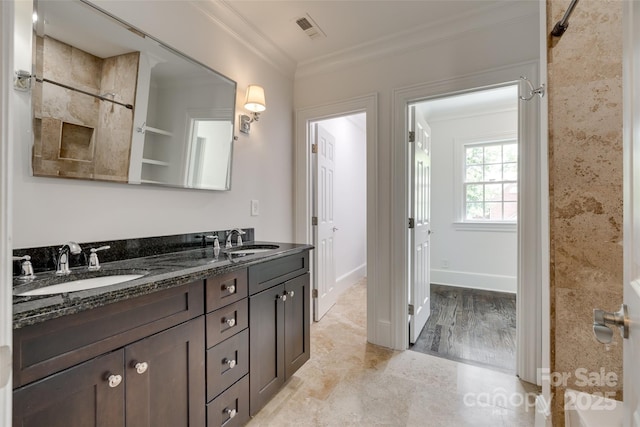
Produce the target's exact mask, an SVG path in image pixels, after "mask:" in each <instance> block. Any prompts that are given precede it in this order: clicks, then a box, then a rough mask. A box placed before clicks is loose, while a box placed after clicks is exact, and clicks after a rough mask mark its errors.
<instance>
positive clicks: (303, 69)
mask: <svg viewBox="0 0 640 427" xmlns="http://www.w3.org/2000/svg"><path fill="white" fill-rule="evenodd" d="M188 2H189V3H190V4H191V5H192V6H193V7H195V8H196V9H197V10H199V11H200V12H202V13H203V14H205V15H206V16H207V17H208V18H209V19H210V20H211V21H212V22H213V23H215V25H216V26H218V27H219V28H221V29H222V30H224V31H225V32H226V33H227V34H229V35H230V36H231V37H233V38H234V39H236V40H237V41H238V42H240V43H241V44H243V45H244V46H245V47H246V48H247V49H248V50H249V51H251V52H252V53H254V54H255V55H256V56H258V57H259V58H261V59H262V60H264V61H265V62H266V63H268V64H270V65H271V66H273V67H274V68H275V69H277V70H278V71H279V72H281V73H282V74H284V75H285V76H286V77H289V78H292V79H293V78H294V77H295V78H300V77H307V76H311V75H314V74H321V73H325V72H329V71H332V70H336V69H340V68H345V67H348V66H353V65H354V64H356V63H358V62H363V61H367V60H371V59H373V58H377V57H384V56H388V55H392V54H397V53H399V52H404V51H409V50H414V49H419V48H421V47H424V46H427V45H430V44H434V43H438V42H442V41H443V40H447V39H452V38H456V37H462V36H463V35H465V34H467V33H469V32H472V31H477V30H480V29H484V28H487V27H492V26H496V25H499V24H502V23H505V22H508V21H513V20H517V19H525V18H527V17H530V18H537V16H538V13H539V11H538V9H539V0H514V1H509V2H504V3H503V2H500V3H499V4H497V5H496V4H493V5H489V6H486V7H484V8H482V9H480V10H478V9H475V10H474V11H470V12H467V13H464V14H458V15H456V16H453V17H449V18H445V19H442V20H440V21H437V22H435V23H431V24H429V25H425V26H422V27H417V28H411V29H408V30H406V31H403V32H401V33H395V34H392V35H389V36H387V37H383V38H379V39H375V40H371V41H369V42H366V43H363V44H360V45H357V46H354V47H351V48H348V49H343V50H341V51H338V52H335V53H331V54H328V55H323V56H320V57H316V58H313V59H310V60H307V61H302V62H299V63H296V61H295V60H294V59H293V58H291V57H290V56H289V55H288V54H287V53H286V52H284V51H283V50H282V49H280V48H279V47H278V46H277V45H276V44H275V43H273V42H272V41H271V40H270V39H269V38H268V37H267V36H266V35H265V34H263V33H262V32H260V31H259V30H258V29H257V28H255V26H254V25H252V24H251V23H250V22H248V21H247V20H246V19H244V17H242V15H240V14H239V13H238V12H237V11H236V10H235V9H234V8H233V7H231V6H230V5H229V4H228V3H227V2H226V1H224V0H213V1H201V0H188Z"/></svg>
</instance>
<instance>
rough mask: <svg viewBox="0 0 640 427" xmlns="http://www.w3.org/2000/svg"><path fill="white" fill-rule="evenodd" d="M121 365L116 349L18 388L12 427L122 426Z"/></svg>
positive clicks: (120, 355) (123, 397) (122, 355)
mask: <svg viewBox="0 0 640 427" xmlns="http://www.w3.org/2000/svg"><path fill="white" fill-rule="evenodd" d="M123 364H124V351H123V350H118V351H114V352H112V353H109V354H105V355H104V356H100V357H96V358H95V359H91V360H89V361H88V362H85V363H82V364H80V365H78V366H75V367H73V368H70V369H67V370H65V371H62V372H60V373H57V374H55V375H51V376H50V377H47V378H45V379H42V380H40V381H37V382H35V383H33V384H30V385H28V386H25V387H22V388H20V389H17V390H16V391H14V393H13V426H14V427H43V426H47V427H122V426H123V425H124V399H125V390H124V384H123V382H124V368H123ZM118 376H119V377H118Z"/></svg>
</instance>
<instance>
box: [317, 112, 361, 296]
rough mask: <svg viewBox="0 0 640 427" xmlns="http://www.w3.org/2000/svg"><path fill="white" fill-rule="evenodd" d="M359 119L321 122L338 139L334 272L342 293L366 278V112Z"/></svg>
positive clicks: (345, 118) (335, 185)
mask: <svg viewBox="0 0 640 427" xmlns="http://www.w3.org/2000/svg"><path fill="white" fill-rule="evenodd" d="M359 116H360V120H359V122H356V121H353V120H351V119H349V118H348V117H339V118H335V119H329V120H323V121H321V122H320V126H322V127H324V128H325V129H326V130H327V131H328V132H329V133H330V134H331V135H333V136H334V137H335V138H336V157H335V159H336V161H335V184H334V189H335V197H334V203H335V205H334V208H335V210H334V213H335V226H336V227H337V228H338V231H336V233H335V269H336V282H337V283H336V286H337V288H338V290H339V291H340V292H342V291H343V290H345V289H346V288H348V287H349V286H351V285H353V284H354V283H356V282H357V281H358V280H360V279H362V278H363V277H365V276H366V267H367V266H366V264H367V250H366V245H367V235H366V232H367V215H366V214H367V211H366V207H367V198H366V196H367V182H366V180H367V170H366V166H367V161H366V160H367V157H366V156H367V151H366V130H365V128H364V127H360V126H364V125H365V121H364V120H363V119H362V116H364V113H361V114H359ZM360 123H361V124H360Z"/></svg>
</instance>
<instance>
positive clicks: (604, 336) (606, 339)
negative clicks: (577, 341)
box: [593, 304, 629, 344]
mask: <svg viewBox="0 0 640 427" xmlns="http://www.w3.org/2000/svg"><path fill="white" fill-rule="evenodd" d="M609 326H617V327H618V329H619V330H620V335H622V338H629V315H628V313H627V306H626V305H625V304H622V306H620V310H618V311H616V312H613V313H612V312H608V311H604V310H599V309H594V310H593V333H594V334H595V336H596V339H597V340H598V341H599V342H601V343H602V344H609V343H610V342H611V339H612V338H613V330H612V329H611V328H610V327H609Z"/></svg>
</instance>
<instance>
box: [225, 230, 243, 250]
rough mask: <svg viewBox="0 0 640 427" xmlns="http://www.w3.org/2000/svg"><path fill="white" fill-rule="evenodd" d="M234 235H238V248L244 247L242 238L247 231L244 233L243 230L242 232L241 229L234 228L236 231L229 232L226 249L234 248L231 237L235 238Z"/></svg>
mask: <svg viewBox="0 0 640 427" xmlns="http://www.w3.org/2000/svg"><path fill="white" fill-rule="evenodd" d="M233 233H238V240H237V242H238V246H242V237H241V236H242V235H243V234H247V233H246V232H245V231H242V230H241V229H239V228H234V229H233V230H231V231H227V242H226V244H225V245H224V247H225V248H230V247H232V246H233V245H232V244H231V237H232V236H233Z"/></svg>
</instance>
